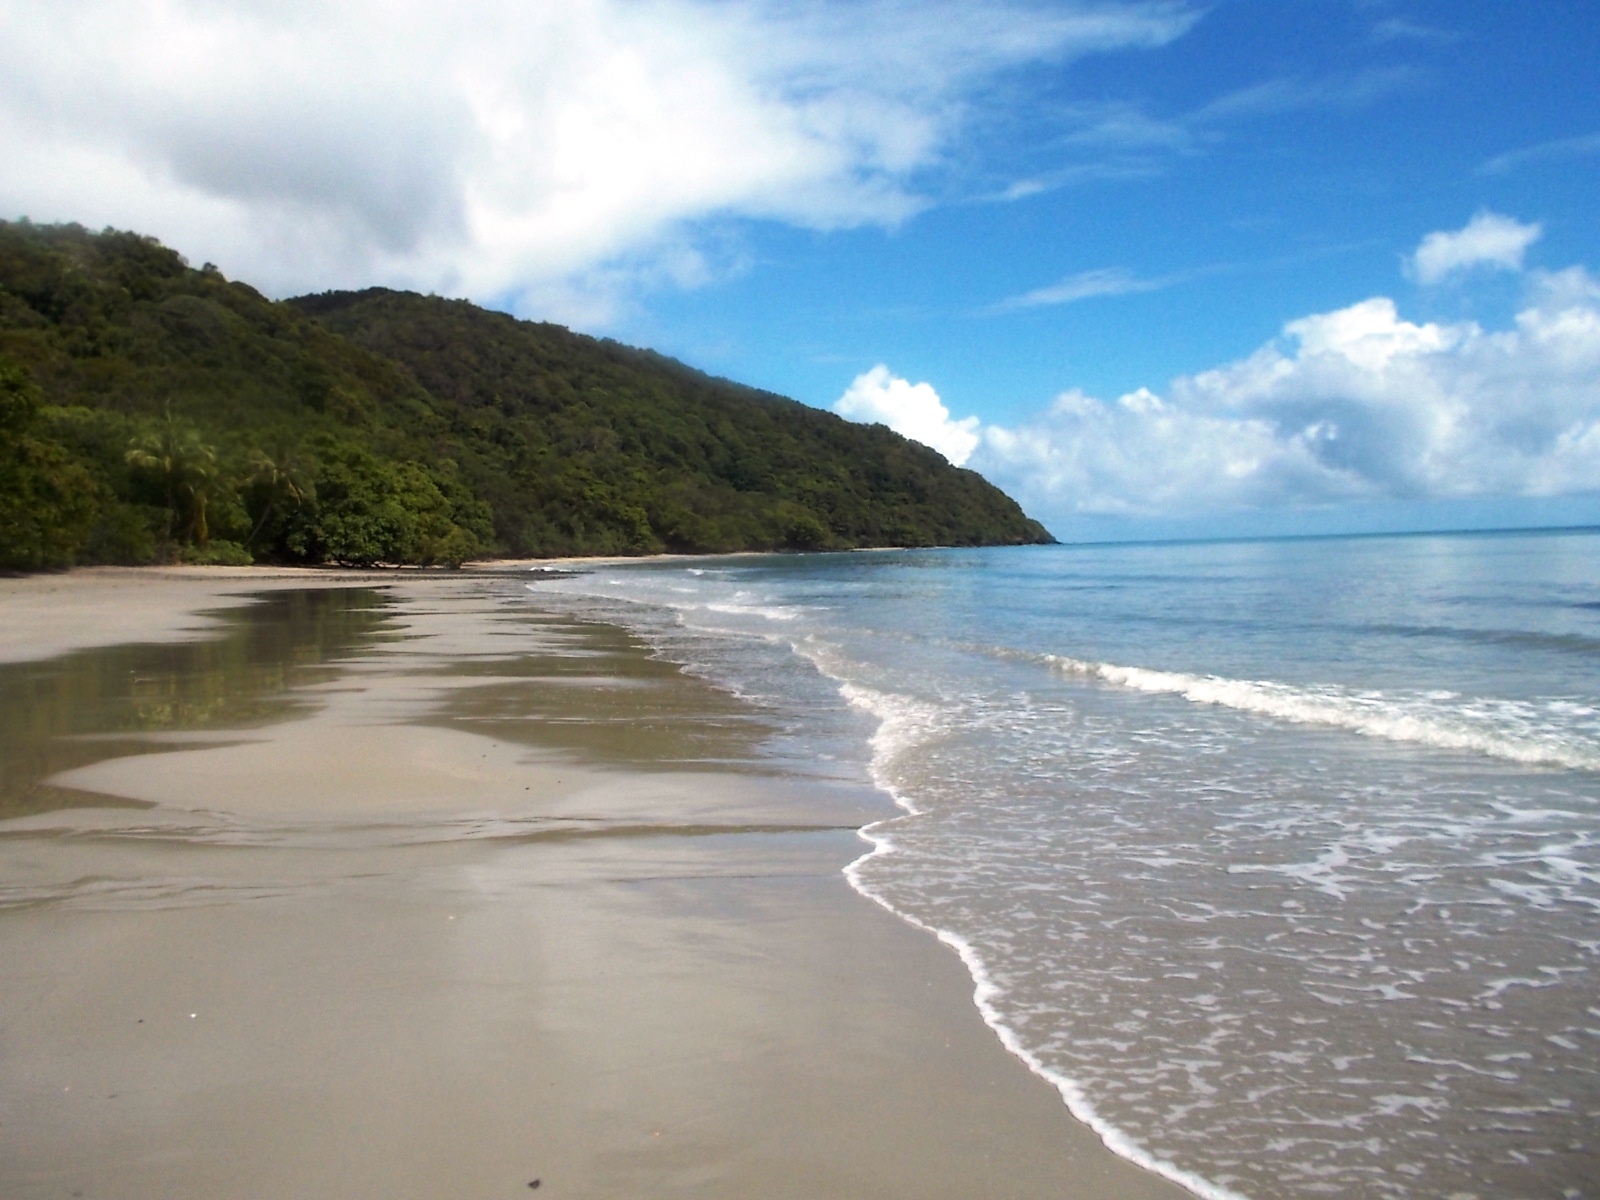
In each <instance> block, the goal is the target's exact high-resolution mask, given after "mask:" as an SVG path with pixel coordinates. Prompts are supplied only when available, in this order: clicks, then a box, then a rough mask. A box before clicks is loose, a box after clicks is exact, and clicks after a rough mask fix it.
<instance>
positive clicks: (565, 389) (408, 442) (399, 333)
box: [0, 222, 1049, 568]
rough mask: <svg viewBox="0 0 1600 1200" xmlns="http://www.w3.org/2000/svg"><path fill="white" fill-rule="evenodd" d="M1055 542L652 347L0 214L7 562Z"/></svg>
mask: <svg viewBox="0 0 1600 1200" xmlns="http://www.w3.org/2000/svg"><path fill="white" fill-rule="evenodd" d="M1047 540H1049V535H1048V534H1047V533H1045V531H1044V529H1043V528H1042V527H1041V526H1039V525H1038V524H1037V523H1036V522H1033V521H1030V520H1028V519H1027V518H1026V517H1025V516H1024V515H1023V513H1022V512H1021V510H1020V509H1019V508H1018V507H1017V506H1016V504H1015V503H1014V502H1012V501H1011V500H1010V499H1009V498H1008V497H1006V496H1005V495H1004V494H1002V493H1001V492H999V491H998V490H997V489H995V488H994V487H992V486H991V485H990V484H988V483H986V482H985V481H984V480H983V479H981V478H980V477H979V476H977V475H976V474H974V473H972V472H970V471H963V470H958V469H956V468H954V467H952V466H950V465H949V463H947V462H946V461H945V460H944V459H943V458H941V457H940V456H939V455H938V454H936V453H935V452H933V451H932V450H929V449H927V448H926V447H924V446H921V445H918V444H917V443H914V442H910V441H907V440H906V439H904V438H901V437H899V436H898V435H896V434H894V433H891V432H890V431H888V430H887V429H884V428H882V427H881V426H872V427H869V426H861V425H854V424H851V423H848V422H846V421H844V420H842V419H840V418H839V417H837V416H834V415H833V414H831V413H824V412H820V411H818V410H815V409H811V408H808V407H806V406H804V405H801V404H798V403H796V402H794V401H791V400H785V399H783V398H781V397H778V396H773V395H770V394H767V393H763V392H758V391H755V390H752V389H749V388H744V387H740V386H739V385H737V384H733V383H729V382H726V381H723V380H717V379H713V378H711V377H709V376H706V375H703V374H701V373H699V372H697V371H694V370H691V369H690V368H688V367H685V366H683V365H682V364H680V363H676V362H673V361H672V360H669V359H666V358H663V357H661V356H659V355H655V354H652V353H650V352H648V351H640V350H633V349H629V348H627V347H623V346H620V345H617V344H615V343H612V342H607V341H600V340H596V339H594V338H589V337H584V336H581V335H578V334H574V333H571V332H569V331H567V330H565V329H561V328H559V327H557V326H552V325H541V324H535V323H531V322H525V321H516V320H514V319H512V318H510V317H508V316H505V315H504V314H500V313H492V312H487V311H485V310H483V309H479V308H476V307H475V306H473V305H470V304H467V303H464V302H460V301H446V300H440V299H436V298H432V297H423V296H416V295H411V294H407V293H396V292H388V291H382V290H372V291H367V292H360V293H334V294H328V295H322V296H311V297H304V298H301V299H300V300H297V301H289V302H273V301H270V300H267V299H266V298H265V297H263V296H262V295H261V294H260V293H258V292H256V291H255V290H254V289H253V288H250V287H249V286H248V285H246V284H242V283H238V282H233V281H229V280H228V279H226V278H224V277H223V276H222V275H221V274H220V273H219V272H217V271H216V269H215V268H212V267H210V266H209V265H208V266H206V267H203V268H201V269H199V270H196V269H193V268H190V267H189V266H188V265H187V264H186V263H185V262H184V261H183V259H182V258H181V257H179V256H178V255H177V254H176V253H175V252H173V251H171V250H168V249H166V248H165V247H163V246H161V245H160V244H158V243H156V242H155V241H153V240H151V239H148V238H143V237H139V236H137V235H135V234H129V233H117V232H112V231H107V232H105V233H101V234H91V233H88V232H87V231H85V230H83V229H81V228H79V227H77V226H35V225H30V224H28V223H26V222H21V223H0V565H5V566H11V567H23V568H32V567H39V566H48V565H56V564H61V563H67V562H73V561H78V562H149V561H158V560H164V559H165V560H171V559H174V558H184V559H188V560H192V561H225V562H226V561H233V562H243V561H251V560H260V561H290V562H323V561H331V562H347V563H371V562H421V563H427V562H446V563H453V562H459V561H461V560H462V559H465V558H470V557H477V556H482V555H485V554H489V553H502V554H514V555H546V554H614V553H645V552H650V551H659V550H670V551H682V552H702V551H723V550H740V549H822V548H846V547H856V546H889V545H934V544H944V545H980V544H1011V543H1023V542H1040V541H1047Z"/></svg>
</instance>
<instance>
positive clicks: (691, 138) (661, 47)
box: [0, 0, 1194, 311]
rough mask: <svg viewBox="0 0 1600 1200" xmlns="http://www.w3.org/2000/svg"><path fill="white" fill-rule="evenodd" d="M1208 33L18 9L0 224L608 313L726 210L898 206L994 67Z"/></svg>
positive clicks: (443, 14) (578, 5)
mask: <svg viewBox="0 0 1600 1200" xmlns="http://www.w3.org/2000/svg"><path fill="white" fill-rule="evenodd" d="M1193 20H1194V17H1193V14H1191V13H1188V12H1186V11H1185V10H1184V9H1183V8H1182V6H1181V5H1179V4H1176V3H1167V2H1161V0H1144V2H1139V0H1127V2H1124V3H1122V4H1120V5H1118V4H1100V3H1095V4H1091V3H1083V4H1068V5H1066V6H1057V7H1053V8H1049V9H1045V8H1041V7H1038V6H1034V5H1029V4H1024V3H1020V2H1016V0H983V2H977V0H974V2H961V0H926V2H923V3H916V4H913V3H909V2H907V0H877V2H875V3H868V4H843V3H833V2H831V0H809V2H807V3H789V4H780V3H776V2H775V0H541V2H539V3H527V2H525V0H461V2H458V3H455V4H438V3H435V2H432V0H427V2H424V0H345V2H342V3H337V4H316V3H310V2H309V0H176V2H175V0H76V2H73V3H62V2H61V0H0V140H3V144H4V145H5V147H6V170H5V171H4V173H3V174H0V211H4V212H8V213H10V214H13V215H21V214H24V213H26V214H27V215H29V216H31V217H33V218H34V219H35V220H41V221H48V220H64V219H76V220H80V221H82V222H84V223H86V224H89V225H92V226H95V225H101V224H115V225H118V226H122V227H132V228H137V229H139V230H141V231H143V232H150V233H154V234H156V235H158V236H160V237H162V238H163V239H164V240H166V241H168V242H169V243H171V244H173V245H175V246H177V247H179V248H181V249H183V250H185V251H186V252H187V253H189V254H191V256H193V257H195V258H197V259H198V258H202V257H203V258H207V259H211V260H213V261H216V262H217V263H219V264H221V265H222V266H223V267H224V268H225V269H227V270H229V271H230V272H233V273H236V274H240V275H243V276H245V277H249V278H251V279H253V280H259V281H260V282H261V283H262V284H263V285H264V286H266V287H267V288H268V289H269V290H272V291H274V292H280V293H281V292H290V291H296V290H302V289H307V288H320V287H329V286H345V285H356V284H367V283H371V282H387V283H391V284H397V285H401V286H414V287H422V288H433V289H437V290H440V291H445V292H450V293H455V294H466V295H469V296H472V297H474V298H477V299H488V300H494V299H501V300H504V299H511V300H513V301H519V300H520V302H521V303H522V305H523V306H524V307H525V306H527V305H528V304H531V303H535V302H537V303H540V304H549V303H566V304H569V305H577V306H578V307H580V308H582V307H584V306H586V305H587V306H590V307H593V308H595V309H596V311H598V310H599V309H603V308H604V306H605V305H606V304H607V303H608V302H609V301H608V297H610V296H612V295H613V294H614V292H615V290H616V288H617V286H618V285H619V281H622V282H625V281H628V280H633V279H636V278H637V277H638V276H639V275H640V274H641V273H642V274H644V275H646V276H650V275H652V274H653V275H654V276H656V277H661V276H663V275H665V276H666V277H669V278H675V279H692V278H695V277H697V274H700V275H703V274H704V272H705V271H706V270H709V269H712V267H714V265H715V264H712V267H708V265H707V263H706V261H705V260H704V259H703V257H701V258H698V259H697V257H696V255H697V253H698V247H697V246H696V244H695V240H694V231H695V225H696V223H697V222H702V221H704V220H706V219H708V218H716V217H723V216H734V217H743V218H754V219H764V220H775V221H783V222H789V223H793V224H796V225H800V226H804V227H808V228H817V229H831V228H840V227H848V226H855V225H861V224H872V223H877V224H886V225H892V224H893V223H895V222H897V221H900V220H903V219H904V218H906V217H907V216H908V215H910V214H912V213H914V212H916V211H917V210H918V209H919V207H921V206H922V205H923V204H924V203H925V200H924V199H923V195H922V192H921V189H920V187H919V181H920V180H921V178H922V176H923V174H924V173H925V172H927V171H929V170H930V169H932V168H935V167H937V166H938V165H939V163H940V162H941V161H942V156H943V155H944V154H945V152H946V151H947V150H948V148H949V146H950V144H951V141H952V139H953V138H954V136H955V135H956V133H957V132H958V131H959V129H960V127H961V123H962V121H963V119H964V115H965V113H966V111H967V109H968V108H969V107H970V105H971V103H972V101H973V98H974V97H975V96H976V95H977V94H978V93H979V92H980V91H981V89H982V87H983V85H984V84H985V83H987V82H988V81H989V80H991V79H992V78H993V77H994V76H995V75H996V74H997V73H999V72H1003V71H1005V70H1007V69H1008V68H1011V67H1015V66H1019V65H1022V64H1026V63H1030V62H1038V61H1047V60H1054V61H1061V60H1066V59H1070V58H1072V57H1075V56H1080V55H1083V54H1088V53H1093V52H1097V51H1103V50H1110V49H1115V48H1124V47H1138V46H1154V45H1160V44H1163V43H1165V42H1167V41H1170V40H1171V39H1173V38H1175V37H1177V36H1179V35H1180V34H1181V33H1182V32H1183V31H1184V30H1185V29H1187V28H1188V27H1189V25H1190V24H1192V22H1193ZM663 258H664V259H665V260H666V261H665V262H663V261H661V260H662V259H663ZM684 263H689V264H690V268H689V270H688V274H687V275H685V274H683V271H682V269H681V268H682V264H684Z"/></svg>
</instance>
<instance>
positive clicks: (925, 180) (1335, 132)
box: [0, 0, 1600, 538]
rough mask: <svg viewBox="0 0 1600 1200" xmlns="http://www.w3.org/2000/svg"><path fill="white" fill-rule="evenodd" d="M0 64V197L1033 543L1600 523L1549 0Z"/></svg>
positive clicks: (1567, 34) (1576, 200)
mask: <svg viewBox="0 0 1600 1200" xmlns="http://www.w3.org/2000/svg"><path fill="white" fill-rule="evenodd" d="M0 44H3V45H4V46H5V47H6V49H4V50H0V57H3V58H4V60H5V61H0V78H3V80H4V82H0V130H4V131H5V134H6V138H7V144H8V146H10V147H11V148H12V155H11V158H12V166H11V168H10V169H8V171H7V173H6V176H5V177H4V178H0V208H3V209H5V210H9V212H10V213H11V214H12V215H24V214H25V215H27V216H29V217H31V218H32V219H34V220H38V221H48V220H78V221H82V222H83V223H85V224H88V225H91V226H99V225H106V224H110V225H116V226H119V227H131V228H136V229H140V230H144V231H149V232H153V233H155V234H157V235H158V236H160V237H161V238H162V239H163V240H164V241H166V242H168V243H169V244H171V245H173V246H175V247H177V248H178V249H180V250H182V251H184V252H185V253H186V254H188V255H189V257H190V258H191V259H193V260H195V261H200V260H210V261H215V262H217V263H218V264H219V265H221V266H222V267H223V269H224V270H226V271H228V272H229V273H231V274H236V275H239V276H241V277H244V278H247V279H251V280H252V281H256V282H258V283H259V284H260V285H261V286H263V287H264V288H265V289H266V290H269V291H271V292H273V293H275V294H292V293H295V292H300V291H308V290H318V289H321V288H326V287H347V286H361V285H364V284H367V283H372V282H381V283H388V284H392V285H395V286H410V287H417V288H420V289H422V290H434V291H439V292H442V293H445V294H455V295H467V296H470V297H472V298H474V299H477V300H479V301H481V302H486V303H491V304H495V305H498V306H501V307H507V308H510V309H512V310H514V311H517V312H518V313H519V314H521V315H527V316H534V317H540V318H547V319H553V320H558V321H562V322H563V323H567V324H572V325H574V326H576V327H579V328H583V329H586V330H590V331H592V332H597V333H602V334H606V335H610V336H615V337H618V338H620V339H622V340H625V341H630V342H635V343H639V344H645V345H650V346H654V347H656V348H658V349H661V350H663V351H665V352H667V353H670V354H674V355H677V356H679V357H681V358H683V359H685V360H686V361H688V362H690V363H692V364H694V365H697V366H700V367H703V368H705V369H707V370H711V371H713V372H716V373H719V374H726V375H729V376H732V377H734V378H736V379H740V380H743V381H746V382H750V383H754V384H757V385H759V386H763V387H767V388H770V389H772V390H774V391H778V392H782V393H785V394H788V395H792V396H795V397H796V398H798V399H801V400H804V401H806V402H807V403H811V404H814V405H817V406H819V407H838V408H840V409H841V410H842V411H845V412H846V413H847V414H849V415H852V416H855V417H857V418H858V419H874V418H876V419H883V420H886V421H887V422H888V423H890V424H894V425H896V427H899V428H902V431H903V432H907V433H908V434H911V435H912V436H921V437H923V438H924V440H928V441H930V443H931V444H935V445H936V446H937V447H938V448H940V449H941V450H943V451H944V452H946V453H947V454H948V455H949V456H950V457H952V459H958V460H961V461H964V462H966V463H967V465H969V466H972V467H974V468H976V469H978V470H981V471H983V472H984V473H985V474H986V475H988V476H989V477H990V478H992V479H994V480H995V481H996V482H998V483H1000V484H1001V485H1002V486H1005V487H1007V489H1008V490H1010V491H1012V492H1013V494H1016V495H1018V496H1019V498H1021V499H1022V500H1023V501H1024V503H1025V504H1026V506H1027V507H1028V508H1029V509H1030V511H1033V512H1034V513H1035V514H1036V515H1038V516H1040V517H1041V518H1042V519H1044V520H1045V521H1046V522H1047V523H1048V524H1049V525H1050V526H1051V527H1052V529H1054V530H1055V531H1056V532H1057V533H1058V534H1059V535H1061V536H1063V537H1069V538H1070V537H1120V536H1170V535H1173V534H1179V535H1181V534H1186V533H1195V534H1232V533H1258V532H1261V533H1286V532H1296V531H1305V532H1329V531H1333V530H1337V529H1344V528H1348V529H1369V528H1399V527H1414V526H1431V527H1450V526H1455V525H1468V526H1473V525H1486V524H1487V525H1494V524H1520V523H1538V524H1546V523H1556V524H1562V523H1580V522H1592V521H1600V287H1597V286H1596V284H1595V280H1594V275H1593V271H1594V270H1596V269H1600V222H1597V221H1596V216H1597V213H1600V203H1597V201H1600V72H1597V71H1596V70H1595V69H1594V65H1593V64H1594V63H1596V62H1600V20H1596V19H1594V17H1593V14H1591V13H1589V12H1588V11H1586V6H1584V5H1580V4H1565V3H1562V4H1541V5H1512V4H1505V3H1452V4H1443V3H1429V2H1423V0H1277V2H1270V0H1220V2H1217V3H1212V4H1209V5H1200V4H1185V3H1176V2H1175V3H1162V2H1157V3H1094V4H1084V3H1055V4H1046V3H1035V4H1028V3H984V2H980V0H969V2H967V3H961V4H952V3H946V2H944V0H926V2H923V3H915V4H912V3H903V2H882V3H851V4H837V3H820V2H819V3H790V4H785V5H775V4H766V3H758V2H755V0H749V2H743V0H716V2H699V0H633V2H628V0H543V2H542V3H537V4H530V3H516V2H513V0H470V2H465V3H462V4H460V5H458V6H452V8H451V9H449V10H446V11H443V12H441V10H440V7H439V6H437V5H424V4H420V3H410V2H406V0H397V2H393V3H383V4H380V3H377V0H357V2H351V3H345V4H333V5H307V4H300V3H295V2H291V0H188V2H186V3H171V4H157V3H154V0H150V2H147V3H116V4H112V3H109V2H105V0H81V2H80V3H75V4H65V5H63V4H60V3H52V4H44V3H41V2H38V0H0ZM1430 235H1433V241H1432V242H1431V243H1430V242H1427V241H1426V239H1428V238H1429V237H1430ZM1430 245H1431V247H1432V249H1431V250H1428V249H1425V246H1430ZM1385 303H1387V304H1388V307H1385ZM1341 314H1344V315H1342V316H1341Z"/></svg>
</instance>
